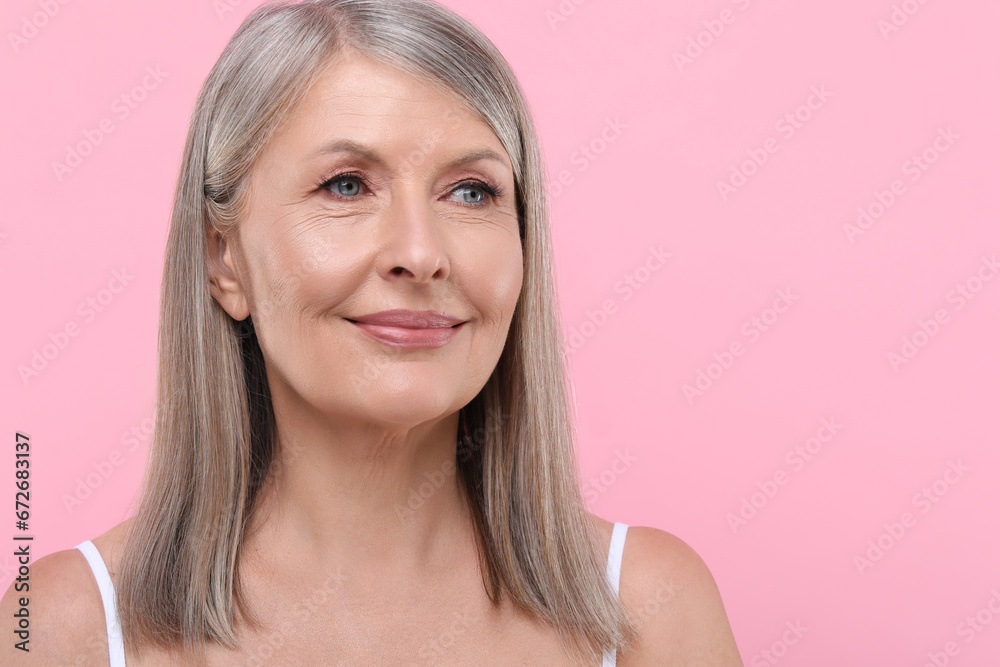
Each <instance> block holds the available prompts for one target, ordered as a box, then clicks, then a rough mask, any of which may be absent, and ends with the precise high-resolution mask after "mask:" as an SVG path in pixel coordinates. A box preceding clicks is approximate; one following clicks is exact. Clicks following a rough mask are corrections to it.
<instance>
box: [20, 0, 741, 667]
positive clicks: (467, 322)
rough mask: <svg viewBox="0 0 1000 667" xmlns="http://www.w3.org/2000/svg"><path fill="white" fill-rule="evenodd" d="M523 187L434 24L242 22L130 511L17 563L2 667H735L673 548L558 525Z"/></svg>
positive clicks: (481, 86) (549, 338)
mask: <svg viewBox="0 0 1000 667" xmlns="http://www.w3.org/2000/svg"><path fill="white" fill-rule="evenodd" d="M542 173H543V170H542V163H541V158H540V155H539V149H538V142H537V138H536V135H535V131H534V128H533V125H532V122H531V118H530V115H529V112H528V109H527V105H526V103H525V100H524V98H523V94H522V92H521V90H520V88H519V86H518V84H517V83H516V80H515V78H514V75H513V73H512V72H511V70H510V69H509V67H508V65H507V64H506V62H505V61H504V59H503V58H502V56H501V55H500V54H499V53H498V52H497V51H496V49H495V47H494V46H493V45H492V44H490V42H489V41H488V40H487V39H486V38H485V37H484V36H483V35H482V34H481V33H480V32H479V31H478V30H477V29H475V28H474V27H473V26H472V25H471V24H469V23H468V22H466V21H464V20H463V19H461V18H459V17H458V16H456V15H454V14H453V13H451V12H449V11H447V10H445V9H443V8H441V7H439V6H437V5H434V4H430V3H426V2H417V1H414V0H406V1H403V0H393V1H391V2H388V1H385V0H316V1H312V2H304V3H301V4H297V5H276V4H270V5H266V6H264V7H261V8H260V9H258V10H256V11H255V12H253V14H251V16H250V17H249V18H248V19H247V20H246V22H245V23H244V24H243V25H242V26H241V28H240V29H239V31H238V32H237V34H236V35H235V36H234V37H233V39H232V41H231V42H230V44H229V45H228V46H227V47H226V49H225V51H224V52H223V54H222V56H221V57H220V59H219V62H218V63H217V64H216V65H215V67H214V69H213V70H212V72H211V74H210V75H209V77H208V79H207V81H206V83H205V85H204V88H203V90H202V92H201V95H200V97H199V100H198V104H197V108H196V110H195V113H194V117H193V119H192V123H191V129H190V133H189V135H188V141H187V145H186V148H185V156H184V163H183V168H182V173H181V177H180V181H179V184H178V189H177V195H176V199H175V204H174V212H173V221H172V225H171V231H170V236H169V241H168V250H167V255H166V265H165V270H164V281H163V293H162V311H161V329H160V351H159V364H160V366H159V386H158V398H157V401H158V402H157V411H156V420H155V421H156V424H155V432H154V436H153V449H152V452H151V457H150V461H149V468H148V471H147V478H146V480H145V483H144V486H143V490H142V496H141V500H140V503H139V506H138V509H137V511H136V513H135V515H134V516H133V517H132V518H131V519H129V520H127V521H125V522H123V523H122V524H120V525H118V526H116V527H115V528H113V529H111V530H110V531H108V532H107V533H105V534H104V535H101V536H99V537H97V538H95V539H94V540H93V541H86V542H84V543H82V544H81V545H79V546H78V548H76V549H70V550H66V551H61V552H58V553H55V554H52V555H50V556H47V557H45V558H43V559H41V560H40V561H39V562H38V563H36V564H35V567H34V569H33V575H34V576H33V584H32V585H33V588H32V595H33V597H32V599H31V605H32V613H33V614H34V616H33V623H34V625H33V633H34V634H33V637H32V643H31V649H32V657H34V658H35V659H36V660H37V661H39V664H43V663H44V664H48V663H49V662H54V661H57V660H61V661H64V662H69V663H71V664H77V663H75V662H74V661H77V660H79V661H80V662H79V664H106V663H108V662H109V661H110V663H111V664H112V665H120V664H123V660H124V661H125V662H127V664H128V665H129V666H130V667H134V666H138V665H164V664H209V665H231V664H260V665H264V664H267V665H270V664H352V665H353V664H539V665H561V664H586V665H597V664H601V662H602V660H603V664H605V665H607V664H615V663H616V660H617V664H620V665H622V666H628V665H646V664H649V665H670V664H699V665H740V664H742V663H741V662H740V658H739V654H738V651H737V649H736V646H735V642H734V641H733V637H732V632H731V630H730V628H729V624H728V621H727V619H726V616H725V611H724V609H723V605H722V602H721V599H720V597H719V593H718V590H717V588H716V586H715V583H714V581H713V579H712V576H711V574H710V573H709V571H708V569H707V568H706V566H705V565H704V563H703V562H702V561H701V559H700V558H699V557H698V556H697V555H696V554H695V553H694V552H693V551H692V550H691V549H690V548H689V547H688V546H687V545H685V544H684V543H683V542H681V541H680V540H678V539H677V538H675V537H673V536H671V535H669V534H668V533H665V532H663V531H660V530H656V529H653V528H638V527H633V528H631V529H629V530H628V531H627V533H626V532H625V528H626V526H624V524H617V525H615V526H613V525H612V524H611V523H609V522H607V521H604V520H603V519H600V518H598V517H594V516H592V515H590V514H589V513H588V512H586V510H585V506H584V504H583V502H582V498H581V495H580V487H579V484H578V482H577V478H576V461H575V458H574V450H573V444H572V440H571V434H572V431H571V428H570V422H569V415H568V410H567V403H566V397H565V392H564V386H565V385H564V375H563V368H562V366H561V355H560V346H559V341H560V340H561V337H560V335H559V333H560V332H559V328H558V321H557V319H556V312H557V309H556V305H555V303H556V302H555V299H554V292H553V287H552V282H551V276H550V266H549V257H550V248H549V236H548V227H547V214H546V209H545V204H544V196H543V184H542V180H541V178H542ZM626 535H627V540H625V537H626ZM619 573H620V579H619ZM15 597H16V596H15V594H14V593H13V592H12V591H11V590H8V593H7V595H6V596H5V598H4V601H3V607H4V610H5V613H6V611H8V610H13V608H14V605H15V604H16V601H15ZM102 608H103V611H104V613H103V614H102V611H101V610H102ZM6 617H7V618H10V616H6ZM119 633H120V634H119ZM9 644H10V643H9V642H8V644H7V645H5V647H4V649H3V650H4V651H5V652H6V653H7V655H8V657H9V658H10V659H13V656H15V655H18V656H20V655H21V654H20V653H18V652H16V650H15V649H13V648H11V647H10V646H9Z"/></svg>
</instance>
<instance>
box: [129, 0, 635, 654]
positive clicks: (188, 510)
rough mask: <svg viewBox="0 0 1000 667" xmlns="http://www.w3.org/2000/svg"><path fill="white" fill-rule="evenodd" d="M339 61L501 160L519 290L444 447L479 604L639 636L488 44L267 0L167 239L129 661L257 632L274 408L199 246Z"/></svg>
mask: <svg viewBox="0 0 1000 667" xmlns="http://www.w3.org/2000/svg"><path fill="white" fill-rule="evenodd" d="M345 48H353V49H356V50H357V51H359V52H361V53H363V54H364V55H366V56H368V57H370V58H372V59H374V60H377V61H379V62H382V63H385V64H388V65H391V66H393V67H395V68H398V69H400V70H403V71H406V72H408V73H410V74H412V75H413V76H415V77H417V78H419V79H420V80H422V81H423V82H426V83H427V84H429V85H432V86H435V87H436V88H437V89H439V90H441V91H442V92H444V93H447V94H448V95H451V96H453V97H454V98H455V99H456V100H458V101H460V102H461V103H462V104H463V105H465V106H466V107H467V108H469V109H470V110H472V111H474V112H475V113H476V114H478V115H479V116H480V117H481V118H482V119H483V120H484V121H485V122H486V123H487V124H488V125H489V127H490V128H492V130H493V132H494V133H495V134H496V136H497V138H498V139H499V140H500V142H501V143H502V144H503V146H504V148H505V150H506V151H507V154H508V156H509V158H510V160H511V163H512V166H513V172H514V181H515V190H516V197H517V210H518V220H519V227H520V232H521V239H522V248H523V256H524V280H523V284H522V291H521V294H520V297H519V299H518V303H517V307H516V310H515V313H514V317H513V319H512V321H511V327H510V332H509V335H508V338H507V341H506V344H505V347H504V350H503V353H502V355H501V357H500V360H499V362H498V363H497V366H496V368H495V369H494V371H493V373H492V375H491V376H490V378H489V379H488V380H487V382H486V385H485V386H484V387H483V388H482V390H481V391H480V393H479V394H478V395H477V396H476V397H475V398H474V399H473V400H472V401H471V402H470V403H469V404H468V405H467V406H465V407H464V408H462V410H461V412H460V423H461V429H460V431H461V433H462V434H464V435H462V436H461V437H460V440H459V443H458V450H457V455H458V457H457V467H458V474H459V475H460V479H461V481H462V483H463V486H464V488H465V489H466V492H467V493H468V494H469V499H470V504H471V506H472V508H473V515H474V519H475V522H476V528H477V534H478V536H479V545H480V552H481V555H482V566H483V575H484V586H485V587H486V590H487V594H488V595H489V597H490V599H491V601H492V602H493V604H494V605H499V604H501V602H502V598H503V596H505V595H506V596H508V597H509V598H510V600H511V601H512V602H513V603H514V605H515V606H516V607H518V608H519V609H521V610H523V611H524V612H526V613H527V614H529V615H530V616H532V617H534V618H536V619H538V620H540V621H542V622H545V623H548V624H550V625H551V626H552V627H554V628H555V629H556V630H557V631H558V633H559V635H560V637H562V638H563V639H564V640H567V641H568V642H569V643H570V644H571V645H573V646H574V647H575V648H576V649H577V650H579V651H581V652H582V651H583V650H584V649H583V648H582V647H583V646H586V647H587V648H589V649H590V650H593V651H594V652H595V653H599V652H601V651H603V650H605V649H613V648H615V647H618V648H627V647H629V646H631V645H633V643H634V642H635V641H636V637H637V634H636V628H635V626H634V625H633V622H632V621H631V620H630V619H629V618H628V615H627V614H626V612H625V609H624V607H623V606H622V604H621V601H620V599H619V598H618V596H617V595H616V594H615V592H614V591H613V590H612V589H611V587H610V585H609V584H608V582H607V579H606V577H605V554H604V551H603V547H602V545H601V539H600V536H599V535H598V534H597V530H596V527H595V526H594V525H593V524H592V523H591V522H590V520H589V517H588V514H587V510H586V506H585V504H584V502H583V498H582V494H581V489H580V484H579V480H578V477H577V475H578V473H577V461H576V453H575V444H574V437H573V428H572V424H571V419H570V411H569V407H568V401H567V385H566V377H565V369H564V367H563V355H562V348H561V344H560V341H561V340H562V336H561V324H560V321H559V318H558V304H557V301H556V296H555V290H554V286H553V278H552V269H551V265H550V256H551V247H550V244H551V242H550V235H549V226H548V212H547V204H546V199H545V190H544V184H543V174H544V169H543V164H542V156H541V152H540V148H539V143H538V138H537V135H536V131H535V127H534V124H533V121H532V119H531V115H530V112H529V108H528V105H527V102H526V100H525V97H524V94H523V92H522V90H521V88H520V86H519V84H518V82H517V80H516V78H515V76H514V74H513V72H512V71H511V69H510V66H509V65H508V63H507V62H506V60H505V59H504V58H503V56H502V55H501V54H500V53H499V51H498V50H497V49H496V47H495V46H494V45H493V44H492V43H491V42H490V41H489V40H488V39H487V38H486V37H485V36H484V35H483V34H482V33H481V32H480V31H479V30H478V29H477V28H476V27H475V26H474V25H473V24H471V23H470V22H469V21H467V20H465V19H464V18H462V17H460V16H458V15H457V14H455V13H453V12H452V11H450V10H448V9H445V8H443V7H441V6H439V5H437V4H434V3H433V2H430V1H429V0H307V1H305V2H302V3H299V4H291V3H288V2H277V3H268V4H265V5H263V6H261V7H259V8H258V9H256V10H255V11H253V12H252V13H251V14H250V15H249V16H248V17H247V19H246V20H245V21H244V23H243V24H242V25H241V26H240V28H239V29H238V30H237V32H236V34H235V35H234V36H233V38H232V39H231V40H230V42H229V44H228V45H227V46H226V48H225V50H224V51H223V53H222V55H221V56H220V58H219V60H218V62H217V63H216V64H215V66H214V67H213V68H212V71H211V72H210V74H209V76H208V77H207V79H206V81H205V84H204V86H203V88H202V90H201V93H200V95H199V97H198V101H197V104H196V108H195V110H194V114H193V117H192V120H191V125H190V129H189V133H188V137H187V142H186V145H185V149H184V158H183V164H182V168H181V173H180V177H179V180H178V184H177V190H176V194H175V199H174V207H173V214H172V220H171V226H170V233H169V237H168V244H167V252H166V258H165V266H164V275H163V285H162V294H161V311H160V329H159V348H158V364H159V366H158V376H157V403H156V419H155V424H154V432H153V438H152V447H151V452H150V459H149V465H148V468H147V470H146V476H145V479H144V481H143V487H142V491H141V495H140V501H139V504H138V507H137V509H136V512H135V515H134V517H133V519H134V520H133V521H131V525H130V526H129V529H128V531H127V534H126V540H125V544H124V547H123V550H122V555H121V560H120V568H119V572H118V574H117V582H116V589H117V605H118V614H119V617H120V619H121V625H122V631H123V635H124V637H125V640H126V643H127V644H128V645H129V646H130V647H131V649H130V650H132V651H134V652H135V653H137V654H139V653H141V652H142V651H143V650H145V649H146V648H147V647H150V646H160V647H163V648H168V649H175V648H177V646H178V645H181V646H183V648H184V650H191V651H194V650H195V648H194V647H195V646H196V645H197V644H199V643H201V642H203V641H205V640H208V639H211V640H214V641H217V642H219V643H221V644H223V645H224V646H227V647H230V648H239V647H240V642H239V641H238V639H237V637H236V633H235V631H234V616H235V614H236V613H237V612H239V613H240V614H241V615H242V616H243V617H244V618H246V619H247V620H248V622H249V623H250V624H251V626H254V624H255V623H256V621H255V620H254V615H253V613H252V612H251V610H250V608H249V605H248V604H247V600H246V599H245V594H244V592H243V590H242V588H241V586H240V578H239V567H240V554H241V552H240V548H241V545H242V542H243V538H244V532H245V528H246V526H247V525H248V522H249V519H250V517H251V516H252V515H253V513H254V511H255V508H256V507H257V505H256V502H257V500H258V498H259V494H258V490H259V488H260V486H261V484H262V482H263V480H264V479H265V478H266V476H267V475H268V472H269V470H270V469H271V468H272V467H273V465H275V461H276V458H275V452H274V433H275V431H274V414H273V408H272V406H271V402H270V395H269V393H268V385H267V379H266V373H265V370H264V363H263V357H262V354H261V352H260V348H259V345H258V344H257V339H256V335H255V334H254V332H253V329H252V326H248V323H247V322H236V321H234V320H233V319H232V318H231V317H230V316H229V315H228V314H227V313H226V312H225V310H223V309H222V307H221V306H220V305H219V304H218V303H217V302H216V301H215V300H214V299H213V298H212V296H211V294H210V290H209V271H208V251H207V248H208V244H207V238H208V233H209V232H210V231H212V230H213V228H214V230H215V231H217V232H218V233H220V234H223V235H229V234H232V233H234V232H235V230H236V229H237V228H238V225H239V221H240V220H241V219H242V218H243V216H244V215H245V213H246V210H245V207H246V206H247V202H248V200H249V197H248V196H247V190H248V182H249V180H250V179H249V177H250V174H251V172H252V170H253V168H254V165H255V163H256V161H257V159H258V157H259V156H260V155H261V153H262V152H263V150H264V148H265V146H266V145H267V144H268V142H269V141H270V139H271V137H272V136H273V135H274V132H275V131H276V128H278V126H279V125H280V124H281V123H282V121H283V119H284V118H286V117H287V115H288V113H289V112H290V110H291V109H293V108H294V107H295V106H296V105H297V104H298V103H299V101H300V100H301V99H302V98H303V96H304V95H305V93H306V92H307V91H308V90H309V89H310V87H311V86H312V84H313V83H314V82H315V81H316V79H317V77H318V76H319V75H320V74H321V73H322V72H323V71H324V69H325V68H326V67H327V66H328V65H329V64H330V63H331V62H333V61H334V59H336V57H337V56H338V54H340V53H341V51H342V50H343V49H345ZM529 323H530V324H529ZM472 434H476V436H475V437H473V436H472ZM590 655H593V654H590Z"/></svg>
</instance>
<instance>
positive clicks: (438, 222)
mask: <svg viewBox="0 0 1000 667" xmlns="http://www.w3.org/2000/svg"><path fill="white" fill-rule="evenodd" d="M249 197H250V199H249V208H248V211H249V213H248V215H247V217H246V218H245V219H243V220H241V221H240V223H239V227H238V233H237V235H236V237H235V238H233V239H230V240H229V241H217V240H214V239H213V240H212V241H211V243H210V248H211V253H212V262H211V264H210V266H211V267H212V268H211V273H212V294H213V296H214V297H215V298H216V300H217V301H218V302H219V303H220V304H221V305H222V306H223V307H224V308H225V309H226V311H227V312H228V313H229V314H230V315H231V316H232V317H233V318H234V319H236V320H243V319H245V318H246V317H247V316H248V315H252V316H253V323H254V328H255V330H256V332H257V337H258V340H259V342H260V346H261V350H262V351H263V354H264V359H265V362H266V367H267V375H268V381H269V383H270V387H271V392H272V399H273V400H274V401H275V407H276V409H279V408H289V407H291V408H292V409H293V410H294V409H306V410H308V411H310V412H312V411H318V412H319V414H321V415H323V416H324V417H326V418H329V419H332V420H334V421H337V422H340V421H341V420H351V419H354V420H357V421H359V422H367V423H377V424H381V425H384V426H385V427H387V428H389V427H397V428H406V427H409V426H413V425H416V424H419V423H422V422H427V421H430V420H435V419H438V418H441V417H444V416H447V415H449V414H451V413H453V412H455V411H457V410H458V409H459V408H461V407H462V406H464V405H465V404H466V403H468V402H469V401H470V400H472V399H473V398H474V397H475V395H476V394H477V393H478V392H479V390H480V389H481V388H482V386H483V385H484V384H485V383H486V380H487V379H488V378H489V376H490V374H491V373H492V371H493V369H494V367H495V366H496V363H497V361H498V359H499V358H500V354H501V352H502V350H503V346H504V342H505V340H506V336H507V331H508V329H509V326H510V322H511V318H512V316H513V313H514V307H515V305H516V303H517V299H518V295H519V294H520V291H521V282H522V277H523V266H522V254H521V242H520V237H519V234H518V220H517V212H516V211H517V209H516V203H515V194H514V177H513V172H512V168H511V163H510V159H509V157H508V155H507V153H506V151H505V150H504V148H503V146H502V144H501V143H500V141H499V140H498V139H497V137H496V136H495V135H494V134H493V132H492V130H491V129H490V128H489V126H488V125H486V124H485V123H484V122H483V121H482V120H480V119H479V118H478V117H477V116H476V115H475V114H473V113H472V112H470V111H468V110H467V109H465V108H464V107H463V106H462V105H461V104H459V103H458V102H456V101H455V100H453V99H451V98H449V97H448V96H446V95H443V94H441V93H440V92H437V91H435V90H434V89H432V88H429V87H427V86H425V85H424V84H422V83H421V82H419V81H418V80H417V79H415V78H413V77H411V76H410V75H408V74H405V73H403V72H401V71H399V70H396V69H393V68H391V67H389V66H386V65H383V64H380V63H378V62H375V61H373V60H371V59H369V58H367V57H365V56H362V55H360V54H358V53H356V52H353V51H350V52H346V53H345V54H344V55H343V56H342V57H340V58H338V59H337V60H336V62H335V63H334V64H333V65H332V66H330V67H329V68H328V69H327V70H326V71H325V72H324V74H323V75H322V76H321V77H320V79H319V80H318V82H317V83H316V84H315V86H314V87H313V88H312V89H311V90H310V91H309V93H308V94H307V96H306V97H305V98H304V100H303V101H302V102H301V104H300V105H299V106H298V107H297V108H296V109H295V110H294V111H293V112H292V113H291V114H290V116H289V118H288V119H287V120H286V121H285V123H284V124H283V125H282V127H281V128H280V129H279V131H278V133H277V134H276V136H275V137H274V138H273V140H272V141H271V142H270V144H269V145H268V148H267V149H266V151H265V152H264V154H263V155H262V156H261V159H260V161H259V162H258V164H257V166H256V167H255V170H254V172H253V174H252V176H251V180H250V192H249ZM395 309H405V310H410V311H436V312H438V313H443V314H445V315H448V316H451V317H453V318H456V321H461V322H463V323H462V324H461V325H460V326H458V327H457V328H454V329H452V328H451V327H449V326H447V325H443V326H442V325H441V324H440V323H438V324H437V325H436V327H435V328H434V329H433V330H424V331H422V332H421V331H414V330H413V329H409V330H407V329H400V328H397V327H392V326H381V327H380V326H376V325H369V324H364V323H361V322H359V319H360V318H364V317H366V316H369V315H372V314H375V313H379V312H381V311H386V310H395ZM396 324H399V323H398V322H397V323H396ZM426 324H427V323H424V325H425V326H426ZM407 326H413V325H412V324H411V325H407ZM407 341H408V342H407ZM280 416H281V411H279V419H280Z"/></svg>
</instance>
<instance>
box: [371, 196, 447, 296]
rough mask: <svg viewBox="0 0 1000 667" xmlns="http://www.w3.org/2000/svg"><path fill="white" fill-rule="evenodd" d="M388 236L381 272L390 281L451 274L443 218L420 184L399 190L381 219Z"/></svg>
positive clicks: (424, 279) (384, 235)
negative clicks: (442, 235)
mask: <svg viewBox="0 0 1000 667" xmlns="http://www.w3.org/2000/svg"><path fill="white" fill-rule="evenodd" d="M381 223H382V224H381V225H380V227H381V234H382V238H383V239H384V243H383V251H382V252H381V253H380V255H379V258H378V260H377V261H378V272H379V275H381V276H382V277H383V278H385V279H386V280H389V281H395V280H404V281H408V282H414V283H426V282H428V281H430V280H432V279H444V278H446V277H447V276H448V273H449V265H448V257H447V253H446V248H445V244H444V243H443V242H442V241H443V239H442V237H441V234H442V233H443V231H442V226H441V224H440V223H441V220H440V219H439V218H438V216H437V215H436V214H435V213H434V211H433V209H432V207H431V205H430V201H428V197H427V195H426V194H423V195H421V194H419V193H418V191H417V189H416V188H411V189H408V191H407V192H401V193H399V194H396V196H394V197H393V198H392V201H391V204H390V206H389V207H388V208H387V209H386V212H385V219H383V220H382V221H381Z"/></svg>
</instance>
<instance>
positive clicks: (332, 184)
mask: <svg viewBox="0 0 1000 667" xmlns="http://www.w3.org/2000/svg"><path fill="white" fill-rule="evenodd" d="M323 185H324V187H326V188H328V189H329V190H330V191H331V192H333V194H335V195H337V196H340V197H348V198H350V197H355V196H357V195H358V194H360V193H361V179H360V177H358V176H355V175H353V174H340V175H339V176H334V177H333V178H331V179H330V180H329V181H327V182H326V183H324V184H323Z"/></svg>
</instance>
